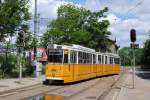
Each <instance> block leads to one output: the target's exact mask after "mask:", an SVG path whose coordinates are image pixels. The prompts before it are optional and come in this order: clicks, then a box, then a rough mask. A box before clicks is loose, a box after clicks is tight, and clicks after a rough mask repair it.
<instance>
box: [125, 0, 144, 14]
mask: <svg viewBox="0 0 150 100" xmlns="http://www.w3.org/2000/svg"><path fill="white" fill-rule="evenodd" d="M142 2H143V1H140V2H138V3H137V4H136V5H135V6H134V7H132V8H130V9H129V10H128V11H127V13H129V12H131V11H132V10H134V9H135V8H137V7H138V6H140V5H141V4H142Z"/></svg>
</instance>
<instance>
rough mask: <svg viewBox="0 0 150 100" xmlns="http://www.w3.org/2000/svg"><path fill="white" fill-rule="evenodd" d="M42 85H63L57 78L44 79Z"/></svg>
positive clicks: (60, 79) (62, 81) (61, 80)
mask: <svg viewBox="0 0 150 100" xmlns="http://www.w3.org/2000/svg"><path fill="white" fill-rule="evenodd" d="M43 83H44V84H63V83H64V80H63V79H62V78H59V77H46V80H45V81H44V82H43Z"/></svg>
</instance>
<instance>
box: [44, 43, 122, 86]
mask: <svg viewBox="0 0 150 100" xmlns="http://www.w3.org/2000/svg"><path fill="white" fill-rule="evenodd" d="M47 56H48V63H47V64H46V68H45V69H46V70H45V76H46V80H45V82H49V83H52V82H62V83H68V82H75V81H81V80H85V79H89V78H93V77H98V76H104V75H112V74H119V73H120V57H119V56H118V55H117V54H112V53H100V52H96V51H95V50H94V49H90V48H86V47H83V46H80V45H75V44H72V45H57V44H53V45H49V46H48V50H47Z"/></svg>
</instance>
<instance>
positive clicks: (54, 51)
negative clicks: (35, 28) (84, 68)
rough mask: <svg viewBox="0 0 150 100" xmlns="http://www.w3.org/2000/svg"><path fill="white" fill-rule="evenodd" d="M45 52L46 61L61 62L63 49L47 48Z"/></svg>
mask: <svg viewBox="0 0 150 100" xmlns="http://www.w3.org/2000/svg"><path fill="white" fill-rule="evenodd" d="M60 50H61V52H60ZM57 53H58V54H57ZM47 54H48V62H50V63H62V62H63V49H48V51H47ZM54 56H55V57H54ZM54 58H55V59H54ZM58 58H59V59H58Z"/></svg>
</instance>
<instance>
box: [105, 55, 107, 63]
mask: <svg viewBox="0 0 150 100" xmlns="http://www.w3.org/2000/svg"><path fill="white" fill-rule="evenodd" d="M105 64H107V56H105Z"/></svg>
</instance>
